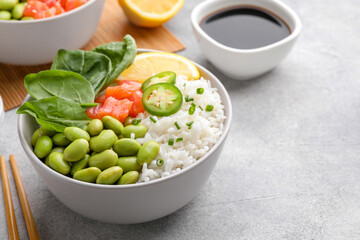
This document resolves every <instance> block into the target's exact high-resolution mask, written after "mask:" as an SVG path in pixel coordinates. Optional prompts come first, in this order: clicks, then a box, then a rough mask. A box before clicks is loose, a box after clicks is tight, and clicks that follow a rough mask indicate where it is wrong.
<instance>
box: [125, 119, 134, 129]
mask: <svg viewBox="0 0 360 240" xmlns="http://www.w3.org/2000/svg"><path fill="white" fill-rule="evenodd" d="M133 119H134V118H133V117H132V116H127V117H126V118H125V121H124V126H125V127H126V126H128V125H130V124H131V122H132V120H133Z"/></svg>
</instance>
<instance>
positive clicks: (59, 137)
mask: <svg viewBox="0 0 360 240" xmlns="http://www.w3.org/2000/svg"><path fill="white" fill-rule="evenodd" d="M52 141H53V143H54V144H55V145H56V146H60V147H66V146H67V145H69V144H70V143H71V141H70V140H69V139H67V137H65V134H64V133H57V134H55V136H53V137H52Z"/></svg>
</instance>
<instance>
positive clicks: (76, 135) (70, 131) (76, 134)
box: [64, 127, 90, 141]
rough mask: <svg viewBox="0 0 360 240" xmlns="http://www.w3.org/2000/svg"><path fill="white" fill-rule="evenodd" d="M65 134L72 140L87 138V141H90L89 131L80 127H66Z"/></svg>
mask: <svg viewBox="0 0 360 240" xmlns="http://www.w3.org/2000/svg"><path fill="white" fill-rule="evenodd" d="M64 134H65V136H66V138H67V139H69V140H70V141H75V140H76V139H85V140H86V141H90V135H89V133H87V132H86V131H84V130H82V129H81V128H78V127H66V128H65V129H64Z"/></svg>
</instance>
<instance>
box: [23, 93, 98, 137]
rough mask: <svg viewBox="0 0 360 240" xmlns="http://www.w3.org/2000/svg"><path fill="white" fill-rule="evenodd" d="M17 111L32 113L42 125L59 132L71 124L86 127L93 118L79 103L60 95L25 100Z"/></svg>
mask: <svg viewBox="0 0 360 240" xmlns="http://www.w3.org/2000/svg"><path fill="white" fill-rule="evenodd" d="M16 113H17V114H30V115H32V116H33V117H35V118H36V121H37V122H38V123H39V124H40V125H41V126H44V127H45V128H47V129H50V130H55V131H58V132H63V131H64V129H65V127H70V126H75V127H79V128H84V127H85V126H86V124H87V123H88V122H89V121H90V120H91V119H90V118H89V117H88V116H87V115H86V113H85V111H84V109H83V108H82V107H81V106H80V105H79V103H77V102H75V101H73V100H70V99H64V98H60V97H50V98H44V99H40V100H35V101H28V102H25V103H24V104H23V105H22V106H21V107H20V108H19V109H18V110H17V112H16Z"/></svg>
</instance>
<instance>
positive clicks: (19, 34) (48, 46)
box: [0, 0, 105, 65]
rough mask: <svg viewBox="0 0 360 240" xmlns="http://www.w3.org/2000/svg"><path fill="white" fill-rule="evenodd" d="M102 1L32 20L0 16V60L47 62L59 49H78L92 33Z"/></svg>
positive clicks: (92, 1) (15, 63)
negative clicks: (1, 17)
mask: <svg viewBox="0 0 360 240" xmlns="http://www.w3.org/2000/svg"><path fill="white" fill-rule="evenodd" d="M104 4H105V0H88V1H87V2H86V3H85V4H83V5H81V6H79V7H77V8H75V9H72V10H70V11H68V12H63V13H61V14H59V15H56V16H52V17H47V18H42V19H34V20H26V21H21V20H14V19H12V20H1V19H0V36H1V37H0V63H6V64H14V65H38V64H46V63H50V62H51V61H52V59H53V58H54V57H55V55H56V53H57V51H58V50H59V49H62V48H63V49H79V48H81V47H83V46H84V45H85V44H86V43H87V42H88V41H89V40H90V38H91V37H92V35H93V34H94V33H95V30H96V28H97V26H98V23H99V21H100V17H101V13H102V10H103V7H104Z"/></svg>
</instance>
